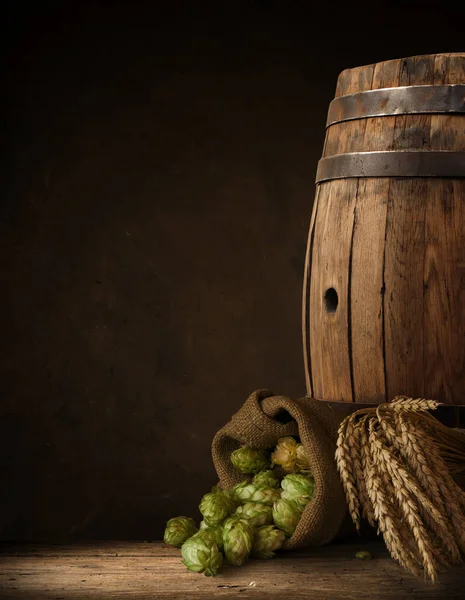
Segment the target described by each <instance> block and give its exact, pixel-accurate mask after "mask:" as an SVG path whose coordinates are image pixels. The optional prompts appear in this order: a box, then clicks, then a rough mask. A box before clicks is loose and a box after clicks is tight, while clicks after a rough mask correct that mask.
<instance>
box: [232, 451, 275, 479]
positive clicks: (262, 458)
mask: <svg viewBox="0 0 465 600" xmlns="http://www.w3.org/2000/svg"><path fill="white" fill-rule="evenodd" d="M231 462H232V464H233V465H234V467H236V469H237V470H238V471H240V472H241V473H245V474H253V473H258V472H259V471H262V470H263V469H267V468H268V467H269V466H270V456H269V453H268V451H267V450H257V449H255V448H251V447H250V446H241V447H240V448H238V449H237V450H234V452H233V453H232V454H231Z"/></svg>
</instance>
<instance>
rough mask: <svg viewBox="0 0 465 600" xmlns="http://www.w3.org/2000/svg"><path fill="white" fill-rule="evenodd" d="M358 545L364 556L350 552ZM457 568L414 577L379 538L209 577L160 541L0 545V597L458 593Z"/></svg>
mask: <svg viewBox="0 0 465 600" xmlns="http://www.w3.org/2000/svg"><path fill="white" fill-rule="evenodd" d="M359 549H364V550H365V549H367V550H370V551H371V552H372V555H373V559H372V560H371V561H360V560H358V559H356V558H355V553H356V552H357V551H358V550H359ZM464 575H465V571H464V568H463V567H462V568H456V569H454V570H452V571H450V572H448V573H445V574H443V576H442V578H441V581H440V583H439V584H437V585H434V586H433V585H431V584H429V583H426V582H423V581H422V580H418V579H416V578H415V577H413V576H412V575H410V574H409V573H407V572H406V571H404V570H403V569H402V568H401V567H399V566H398V565H397V564H396V563H395V562H394V561H393V560H392V559H390V558H389V556H388V553H387V551H386V550H385V548H384V546H383V545H382V544H381V543H379V542H366V541H360V542H359V543H357V544H344V545H341V544H338V545H331V546H326V547H324V548H320V549H318V550H314V551H312V552H294V553H283V554H282V555H281V556H279V558H275V559H273V560H271V561H259V560H250V561H249V562H248V563H247V564H246V565H245V566H244V567H241V568H235V567H231V566H225V567H224V569H223V571H222V573H221V574H220V575H218V576H217V577H214V578H207V577H204V576H203V575H197V574H195V573H190V572H189V571H187V569H186V568H185V567H184V565H182V563H181V559H180V552H179V551H178V550H176V549H172V548H167V547H166V546H164V545H163V544H144V543H140V544H134V543H132V544H131V543H128V544H121V543H115V544H114V546H112V545H111V544H110V545H108V544H104V545H100V544H90V545H87V544H86V545H77V546H67V547H64V548H63V551H62V552H60V551H58V548H57V547H52V548H50V547H47V546H31V547H28V548H17V547H16V548H11V549H5V548H3V549H0V598H8V599H9V600H33V599H34V600H51V599H52V598H54V599H58V598H60V599H63V600H81V599H84V598H86V599H89V598H95V599H97V598H136V599H145V598H147V599H148V598H173V599H174V600H181V599H184V598H187V599H189V600H193V599H200V598H202V599H203V598H231V599H236V598H253V599H254V600H264V599H265V598H282V597H283V596H285V597H288V598H289V597H290V598H311V599H313V598H314V599H321V600H332V599H336V600H337V599H342V598H344V599H348V600H352V599H353V600H356V599H358V598H367V599H368V598H370V599H372V598H376V599H379V600H384V599H385V600H388V599H389V600H393V599H394V598H422V599H425V600H432V599H439V598H445V597H447V598H460V597H462V596H461V594H462V581H463V577H464Z"/></svg>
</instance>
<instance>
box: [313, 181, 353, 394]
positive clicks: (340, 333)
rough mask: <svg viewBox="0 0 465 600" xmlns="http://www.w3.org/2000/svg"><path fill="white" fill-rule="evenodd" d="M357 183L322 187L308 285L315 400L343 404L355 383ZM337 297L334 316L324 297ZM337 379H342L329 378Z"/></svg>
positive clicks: (344, 182) (335, 183) (351, 182)
mask: <svg viewBox="0 0 465 600" xmlns="http://www.w3.org/2000/svg"><path fill="white" fill-rule="evenodd" d="M357 185H358V183H357V180H355V179H353V180H351V181H349V182H348V181H344V180H341V181H339V182H337V181H335V182H331V184H330V185H324V184H323V185H322V186H320V187H321V190H320V192H319V202H318V206H319V210H318V213H317V217H316V221H315V232H314V242H313V256H312V263H311V272H312V277H311V280H310V290H309V294H310V311H311V317H310V340H313V339H317V340H318V344H311V346H310V353H311V364H312V379H313V394H314V396H315V398H326V397H332V398H339V399H341V401H345V402H350V401H351V399H352V382H351V367H350V346H349V314H350V313H349V308H348V298H349V293H350V290H349V274H348V270H347V268H346V266H347V264H348V262H349V261H350V252H351V247H352V230H353V223H354V207H355V199H356V195H357ZM328 289H334V290H336V292H337V295H338V306H337V310H336V311H335V312H329V311H328V310H327V307H326V303H325V292H326V291H327V290H328ZM328 373H337V374H338V377H328V376H327V374H328Z"/></svg>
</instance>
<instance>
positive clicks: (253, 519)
mask: <svg viewBox="0 0 465 600" xmlns="http://www.w3.org/2000/svg"><path fill="white" fill-rule="evenodd" d="M236 515H237V516H239V517H241V518H243V519H247V520H248V521H249V523H250V524H251V525H252V527H261V526H262V525H268V524H270V523H273V510H272V508H271V506H266V504H258V503H257V502H247V503H246V504H243V505H242V506H239V508H238V509H237V510H236V512H235V513H234V516H236Z"/></svg>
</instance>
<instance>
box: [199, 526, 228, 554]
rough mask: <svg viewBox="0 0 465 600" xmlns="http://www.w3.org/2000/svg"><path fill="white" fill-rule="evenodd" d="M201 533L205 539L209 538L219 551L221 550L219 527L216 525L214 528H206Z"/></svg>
mask: <svg viewBox="0 0 465 600" xmlns="http://www.w3.org/2000/svg"><path fill="white" fill-rule="evenodd" d="M201 531H202V533H204V534H205V535H206V536H207V537H208V536H210V539H212V540H213V541H214V542H215V544H216V545H217V546H218V549H219V550H223V527H222V526H221V525H216V527H212V526H207V527H204V528H203V529H201Z"/></svg>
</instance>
